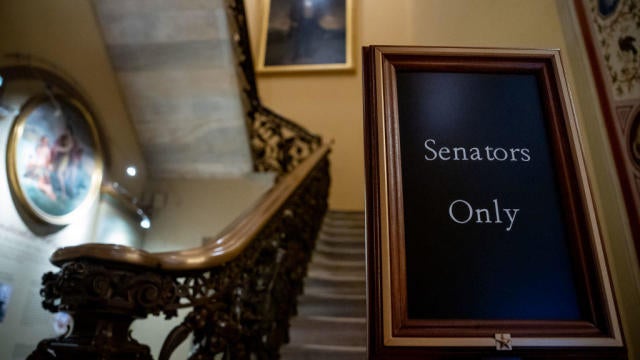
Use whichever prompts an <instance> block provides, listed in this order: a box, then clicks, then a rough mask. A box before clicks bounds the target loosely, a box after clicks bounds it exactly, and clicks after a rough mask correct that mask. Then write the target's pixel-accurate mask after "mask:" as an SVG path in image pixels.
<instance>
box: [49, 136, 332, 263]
mask: <svg viewBox="0 0 640 360" xmlns="http://www.w3.org/2000/svg"><path fill="white" fill-rule="evenodd" d="M330 149H331V144H324V145H322V146H321V147H320V148H319V149H317V150H316V151H314V152H313V153H312V154H311V155H310V156H309V157H308V158H307V159H305V161H303V162H302V163H301V164H300V165H299V166H298V167H296V168H295V169H294V170H293V171H292V172H290V173H288V174H286V175H284V176H283V177H282V178H280V180H279V181H278V182H277V183H276V184H275V185H274V186H273V187H272V188H271V189H270V190H269V191H268V192H267V193H265V194H264V195H263V196H262V197H261V198H260V199H259V200H258V201H257V202H256V204H255V205H254V206H253V207H252V208H250V209H249V210H247V211H246V212H244V213H243V214H242V215H240V216H239V217H238V218H237V219H236V220H235V221H234V222H232V223H231V224H230V225H228V226H227V227H226V228H225V229H224V230H222V232H221V233H220V234H219V235H218V236H216V237H213V238H210V239H208V240H207V241H206V243H205V244H204V245H202V246H200V247H197V248H192V249H187V250H181V251H168V252H159V253H149V252H147V251H144V250H140V249H135V248H131V247H128V246H122V245H111V244H84V245H78V246H72V247H64V248H60V249H58V250H57V251H55V252H54V253H53V255H51V259H50V260H51V263H53V264H54V265H58V266H61V265H62V264H64V263H66V262H69V261H75V260H79V259H96V260H101V261H107V262H112V263H124V264H127V265H130V266H136V267H144V268H153V269H162V270H165V271H170V272H191V271H202V270H206V269H210V268H213V267H216V266H220V265H223V264H225V263H227V262H228V261H230V260H233V259H234V258H235V257H236V256H238V255H239V254H240V253H241V252H242V251H243V250H244V249H245V248H246V247H247V246H248V245H249V244H250V242H251V240H252V239H253V238H254V237H255V236H256V235H257V234H258V233H259V232H260V230H261V229H262V228H263V227H264V226H265V225H266V224H267V222H268V221H269V219H271V217H273V216H274V215H275V214H276V212H277V211H278V210H279V209H280V208H281V207H282V206H283V204H284V203H285V201H286V200H287V199H288V198H289V197H290V196H291V195H292V194H293V192H294V191H295V190H296V188H297V187H298V186H299V185H300V184H301V183H302V182H303V181H304V179H305V178H306V177H307V176H308V175H309V174H310V172H311V171H312V170H313V169H314V167H315V166H316V165H317V164H318V163H319V162H320V160H321V159H323V158H324V157H325V156H327V154H328V153H329V151H330Z"/></svg>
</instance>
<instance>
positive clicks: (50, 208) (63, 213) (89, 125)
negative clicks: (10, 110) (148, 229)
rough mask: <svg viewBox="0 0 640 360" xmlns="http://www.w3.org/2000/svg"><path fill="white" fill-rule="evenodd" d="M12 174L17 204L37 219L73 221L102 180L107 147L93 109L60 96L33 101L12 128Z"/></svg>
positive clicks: (9, 162) (9, 152)
mask: <svg viewBox="0 0 640 360" xmlns="http://www.w3.org/2000/svg"><path fill="white" fill-rule="evenodd" d="M7 173H8V177H9V183H10V186H11V191H12V194H13V195H14V198H15V199H17V201H18V202H19V204H18V206H20V208H22V209H25V210H26V212H27V213H28V214H29V215H31V217H33V218H34V219H35V220H38V221H40V222H44V223H47V224H51V225H67V224H69V223H71V222H72V221H74V220H75V219H76V218H77V217H78V216H79V215H81V214H82V213H83V212H84V211H86V210H87V209H88V207H90V206H91V204H92V203H93V202H94V200H95V199H96V198H97V195H98V194H99V191H100V184H101V182H102V173H103V162H102V148H101V144H100V140H99V135H98V130H97V128H96V124H95V121H94V119H93V116H92V115H91V113H90V112H89V110H88V109H87V108H86V107H85V106H84V105H83V104H82V103H81V102H80V101H79V100H77V99H75V98H71V97H68V96H63V95H59V94H42V95H39V96H36V97H33V98H31V99H30V100H28V101H27V102H26V104H25V105H24V106H23V108H22V109H21V111H20V114H19V115H18V117H17V118H16V120H15V122H14V124H13V126H12V128H11V133H10V135H9V142H8V149H7Z"/></svg>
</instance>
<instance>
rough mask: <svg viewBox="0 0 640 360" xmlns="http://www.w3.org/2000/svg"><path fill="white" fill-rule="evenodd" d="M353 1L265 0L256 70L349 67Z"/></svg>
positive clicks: (350, 66) (277, 70)
mask: <svg viewBox="0 0 640 360" xmlns="http://www.w3.org/2000/svg"><path fill="white" fill-rule="evenodd" d="M352 17H353V0H268V1H267V13H266V14H265V16H264V22H263V23H264V25H263V29H262V38H261V41H260V55H259V61H258V68H257V71H258V72H263V73H270V72H284V71H322V70H349V69H353V56H352V53H353V51H352V38H353V29H352V26H353V25H352V23H353V21H352Z"/></svg>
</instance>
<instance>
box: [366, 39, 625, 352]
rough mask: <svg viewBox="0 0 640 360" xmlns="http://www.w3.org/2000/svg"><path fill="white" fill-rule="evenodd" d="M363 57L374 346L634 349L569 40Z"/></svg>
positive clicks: (384, 51)
mask: <svg viewBox="0 0 640 360" xmlns="http://www.w3.org/2000/svg"><path fill="white" fill-rule="evenodd" d="M363 62H364V85H365V89H364V103H365V153H366V161H365V163H366V185H367V193H366V223H367V227H366V236H367V272H368V275H367V288H368V323H369V337H368V352H369V358H370V359H376V360H377V359H414V358H429V359H449V358H451V357H452V356H454V355H455V356H456V359H458V358H459V359H477V358H479V357H487V356H489V357H490V356H497V355H501V356H507V355H508V356H513V357H514V358H517V359H530V358H536V359H538V358H553V359H561V358H569V357H575V356H578V357H581V358H584V359H590V358H608V359H624V358H626V355H625V354H626V352H625V348H624V344H623V337H622V330H621V327H620V323H619V319H618V316H617V310H616V306H615V303H614V296H613V290H612V285H611V283H610V280H609V274H608V270H607V264H606V257H605V254H604V251H603V244H602V241H601V239H600V232H599V229H598V226H599V224H598V219H597V216H596V212H595V202H594V200H593V197H592V194H591V189H590V187H589V180H588V178H587V171H586V166H585V161H584V158H583V154H582V149H581V139H580V136H579V130H578V129H579V124H578V122H577V120H576V118H575V115H574V111H573V107H572V103H571V99H570V98H569V94H568V88H567V83H566V80H565V77H564V70H563V66H562V63H561V61H560V54H559V51H557V50H530V49H483V48H438V47H395V46H370V47H366V48H364V50H363ZM483 141H484V142H486V143H487V144H483ZM481 144H482V146H481ZM484 145H491V146H484ZM444 148H446V149H445V150H442V149H444ZM503 152H504V153H503ZM496 155H497V156H496ZM445 160H446V161H445ZM458 160H460V161H458ZM463 199H467V200H463ZM469 199H470V200H469ZM479 199H481V200H485V201H487V202H488V204H485V206H484V207H485V208H484V209H480V208H476V209H475V210H473V211H472V210H471V205H470V204H475V203H477V202H478V201H479ZM503 200H504V201H503ZM505 203H511V204H516V205H517V207H518V208H517V209H516V208H515V207H514V208H512V209H506V208H505V209H499V206H503V204H505ZM465 204H468V205H465ZM447 209H448V211H447ZM467 209H468V210H467ZM494 209H495V211H494ZM509 210H511V211H509ZM502 211H504V212H502ZM517 211H520V216H521V218H519V219H521V220H518V221H520V223H517V224H516V223H515V221H514V220H515V219H516V214H517ZM492 216H493V218H491V217H492ZM472 219H473V220H472ZM508 220H511V221H510V222H509V221H508ZM549 269H551V270H549ZM451 304H453V305H451ZM545 304H546V306H545ZM503 350H506V351H509V353H508V354H505V353H504V352H502V351H503ZM425 356H428V357H425ZM603 356H604V357H603Z"/></svg>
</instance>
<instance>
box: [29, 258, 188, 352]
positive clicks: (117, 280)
mask: <svg viewBox="0 0 640 360" xmlns="http://www.w3.org/2000/svg"><path fill="white" fill-rule="evenodd" d="M42 285H43V287H42V290H41V295H42V296H43V298H44V301H43V302H42V305H43V307H44V308H45V309H47V310H49V311H51V312H58V311H64V312H67V313H69V314H70V315H71V316H72V317H73V319H74V324H73V327H72V328H71V329H69V331H68V333H67V334H65V335H63V336H61V337H58V338H52V339H46V340H43V341H41V342H40V344H38V347H37V348H36V350H35V351H34V352H33V353H32V354H31V355H30V356H29V357H28V358H27V360H39V359H56V360H57V359H84V360H91V359H96V360H103V359H114V360H115V359H118V360H120V359H122V360H129V359H138V360H151V359H152V357H151V354H150V351H149V347H148V346H146V345H143V344H140V343H138V342H137V341H136V340H135V339H133V338H132V337H131V335H130V330H129V327H130V325H131V323H132V322H133V321H134V320H135V319H142V318H145V317H147V315H148V314H156V315H157V314H159V313H160V312H161V311H163V312H164V313H165V314H166V315H167V316H168V317H171V316H175V314H176V313H175V310H166V309H175V306H174V305H176V304H177V301H178V300H177V299H178V297H177V287H176V284H175V282H174V281H173V279H172V278H171V277H170V276H165V275H162V274H160V273H155V272H150V271H146V270H142V271H141V270H139V269H135V268H131V267H130V268H127V267H124V266H117V265H106V264H99V263H97V264H96V263H87V262H83V261H77V262H75V261H74V262H68V263H65V264H64V265H62V266H61V270H60V271H59V272H58V273H51V272H49V273H47V274H45V275H44V276H43V278H42Z"/></svg>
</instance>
